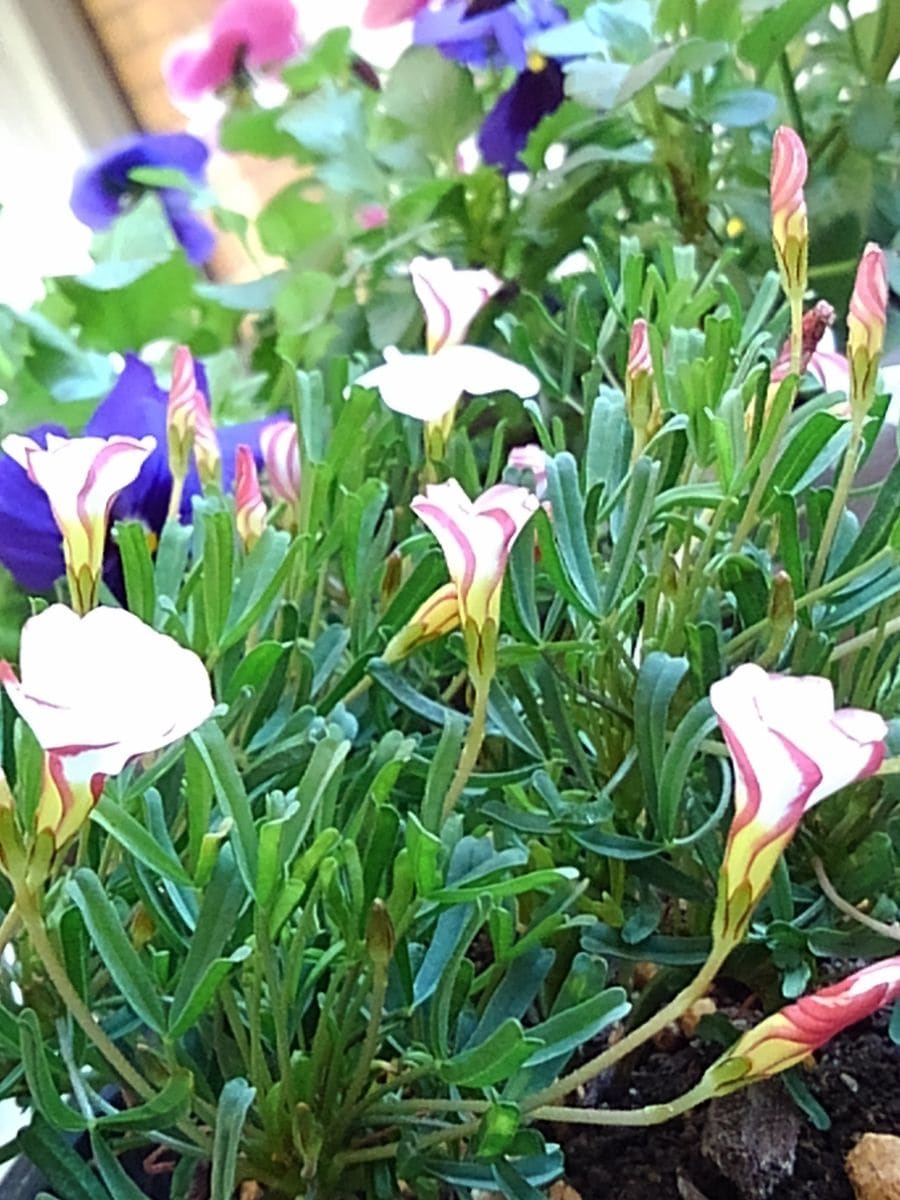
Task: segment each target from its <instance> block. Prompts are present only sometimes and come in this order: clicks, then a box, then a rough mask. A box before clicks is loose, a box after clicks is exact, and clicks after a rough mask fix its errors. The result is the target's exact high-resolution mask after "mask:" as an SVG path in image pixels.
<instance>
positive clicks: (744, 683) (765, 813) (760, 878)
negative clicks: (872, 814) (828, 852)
mask: <svg viewBox="0 0 900 1200" xmlns="http://www.w3.org/2000/svg"><path fill="white" fill-rule="evenodd" d="M709 698H710V700H711V702H712V706H713V708H714V709H715V712H716V716H717V717H718V718H719V725H720V727H721V729H722V733H723V734H724V737H725V742H726V744H727V746H728V750H729V752H730V754H731V759H732V763H733V765H734V775H735V781H734V819H733V821H732V824H731V830H730V832H729V835H728V844H727V846H726V848H725V857H724V859H723V862H722V868H721V875H720V887H719V907H718V911H717V914H716V922H715V936H716V938H721V937H723V936H724V937H727V938H728V939H730V940H737V939H738V938H739V937H740V936H741V935H742V932H743V929H744V928H745V927H746V923H747V921H749V919H750V914H751V912H752V910H753V908H754V906H755V905H756V903H757V901H758V900H759V899H760V897H761V896H762V894H763V892H764V891H765V890H766V888H767V887H768V884H769V880H770V878H771V875H772V871H773V870H774V868H775V863H776V861H777V860H778V857H779V855H780V854H781V853H782V851H783V850H784V849H785V847H786V846H787V845H788V843H789V842H790V840H791V838H792V837H793V835H794V830H795V829H796V828H797V826H798V824H799V823H800V819H801V818H802V816H803V814H804V813H805V812H807V811H808V810H809V809H810V808H812V807H813V806H814V805H816V804H818V803H819V801H820V800H824V799H825V797H826V796H830V795H831V794H832V793H833V792H837V791H839V790H840V789H841V788H843V787H846V786H847V784H848V783H852V782H853V781H854V780H857V779H863V778H865V777H866V776H867V775H871V774H872V773H873V772H875V771H877V770H878V768H879V766H880V765H881V762H882V760H883V758H884V756H885V752H886V747H885V737H886V736H887V726H886V725H885V723H884V721H883V720H882V719H881V717H880V716H878V714H877V713H873V712H868V711H866V710H864V709H858V708H842V709H838V711H837V712H836V711H835V708H834V692H833V690H832V686H831V683H830V682H829V681H828V680H827V679H822V678H819V677H818V676H815V675H807V676H799V677H796V678H794V677H790V676H787V675H769V674H767V673H766V672H765V671H763V670H762V668H761V667H758V666H756V665H755V664H753V663H746V664H744V665H743V666H741V667H738V668H737V670H736V671H734V672H733V673H732V674H731V675H729V676H728V678H727V679H722V680H719V682H718V683H714V684H713V686H712V687H711V688H710V693H709Z"/></svg>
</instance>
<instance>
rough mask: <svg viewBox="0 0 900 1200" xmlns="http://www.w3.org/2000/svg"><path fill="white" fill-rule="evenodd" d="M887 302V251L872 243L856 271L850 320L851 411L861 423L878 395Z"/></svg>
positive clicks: (848, 349)
mask: <svg viewBox="0 0 900 1200" xmlns="http://www.w3.org/2000/svg"><path fill="white" fill-rule="evenodd" d="M887 301H888V285H887V268H886V266H885V261H884V251H883V250H882V249H881V247H880V246H877V245H876V244H875V243H874V242H869V244H868V245H867V246H866V248H865V250H864V251H863V256H862V258H861V259H860V261H859V266H858V268H857V271H856V282H855V283H854V285H853V295H852V296H851V297H850V313H849V315H848V317H847V360H848V362H849V363H850V411H851V413H852V414H853V416H854V418H856V419H858V420H862V418H863V417H864V416H865V415H866V413H867V412H868V409H869V406H870V405H871V403H872V399H873V397H874V395H875V376H876V373H877V371H878V363H879V360H880V358H881V352H882V349H883V348H884V327H885V323H886V320H887Z"/></svg>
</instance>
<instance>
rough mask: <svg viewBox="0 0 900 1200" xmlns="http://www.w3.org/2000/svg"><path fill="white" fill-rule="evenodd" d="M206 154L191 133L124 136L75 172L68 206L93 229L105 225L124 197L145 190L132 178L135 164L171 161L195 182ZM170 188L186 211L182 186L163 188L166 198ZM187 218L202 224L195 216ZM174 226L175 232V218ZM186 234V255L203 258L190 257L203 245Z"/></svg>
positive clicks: (200, 180) (201, 173) (169, 163)
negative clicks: (179, 190) (174, 190)
mask: <svg viewBox="0 0 900 1200" xmlns="http://www.w3.org/2000/svg"><path fill="white" fill-rule="evenodd" d="M208 158H209V150H208V149H207V147H206V146H205V145H204V143H203V142H201V141H200V139H199V138H195V137H193V136H192V135H191V134H189V133H148V134H138V135H135V136H132V137H127V138H122V139H121V140H119V141H117V142H114V143H113V144H112V145H111V146H109V147H107V149H106V150H105V151H104V153H103V154H101V155H100V156H99V157H97V158H95V159H94V160H93V161H92V162H90V163H88V164H87V166H85V167H82V169H81V170H80V171H79V172H78V173H77V175H76V176H75V181H74V183H73V186H72V195H71V198H70V201H69V203H70V206H71V209H72V212H73V213H74V214H75V216H76V217H77V218H78V220H79V221H82V222H84V224H85V225H88V226H89V227H90V228H91V229H95V230H101V229H106V228H107V227H108V226H109V225H110V224H111V223H112V222H113V221H114V220H115V218H116V217H117V216H118V214H119V213H120V212H121V211H122V209H123V208H124V207H125V204H126V202H127V201H128V199H129V198H131V197H133V196H135V195H137V194H138V193H139V192H140V191H142V190H145V189H143V188H142V185H141V184H138V183H135V182H134V180H132V179H131V178H130V173H131V172H132V171H133V170H135V168H137V167H171V168H174V169H176V170H179V171H182V172H183V173H184V174H185V175H187V176H188V178H190V179H192V180H193V181H194V182H195V183H198V184H203V183H204V182H205V179H206V174H205V172H206V161H207V159H208ZM173 194H174V195H177V196H178V197H179V200H178V202H177V203H176V204H175V207H176V209H177V210H178V211H179V213H180V210H181V208H182V207H183V208H184V210H185V213H187V211H188V209H189V204H190V201H189V199H188V197H187V196H186V195H185V194H184V193H183V192H173V191H172V189H166V191H165V192H164V194H163V199H164V201H165V198H166V197H167V196H170V195H173ZM167 207H168V205H167ZM188 220H189V222H190V223H194V224H196V225H199V224H200V222H199V221H197V219H196V218H195V217H189V218H188ZM172 227H173V229H175V232H176V236H178V231H177V229H176V227H175V221H174V220H173V221H172ZM203 228H204V230H205V236H206V238H207V239H211V238H212V234H211V233H210V232H209V231H208V230H206V227H205V226H204V227H203ZM188 236H189V238H190V240H191V245H190V248H189V247H188V245H187V244H185V249H186V250H187V251H188V256H189V257H190V258H191V259H192V261H203V260H202V259H200V260H198V259H195V258H194V257H193V255H194V254H196V253H197V252H199V250H200V248H201V247H200V240H199V238H200V235H199V233H198V232H197V231H196V230H189V231H188ZM207 257H208V255H207Z"/></svg>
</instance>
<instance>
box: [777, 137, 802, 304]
mask: <svg viewBox="0 0 900 1200" xmlns="http://www.w3.org/2000/svg"><path fill="white" fill-rule="evenodd" d="M808 170H809V161H808V159H807V157H806V149H805V147H804V145H803V142H802V141H801V140H800V138H799V137H798V135H797V134H796V133H795V132H794V130H793V129H791V128H789V127H788V126H787V125H782V126H780V128H779V129H777V130H776V131H775V138H774V141H773V143H772V166H771V177H770V198H771V204H772V241H773V244H774V247H775V257H776V258H777V260H778V268H779V270H780V272H781V282H782V286H783V288H784V290H785V292H786V293H787V295H788V296H789V297H793V298H795V299H798V300H799V297H800V296H802V295H803V293H804V291H805V290H806V279H807V263H808V257H809V222H808V219H807V214H806V199H805V197H804V194H803V185H804V184H805V183H806V176H807V173H808Z"/></svg>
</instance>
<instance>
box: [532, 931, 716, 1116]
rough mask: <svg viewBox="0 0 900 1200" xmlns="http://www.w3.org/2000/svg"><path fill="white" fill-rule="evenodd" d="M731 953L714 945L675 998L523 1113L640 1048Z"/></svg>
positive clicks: (536, 1097) (545, 1091)
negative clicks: (707, 956) (698, 968)
mask: <svg viewBox="0 0 900 1200" xmlns="http://www.w3.org/2000/svg"><path fill="white" fill-rule="evenodd" d="M730 950H731V946H730V944H719V945H714V946H713V948H712V950H711V951H710V955H709V958H708V959H707V960H706V962H705V963H704V964H703V966H702V967H701V968H700V970H699V971H698V972H697V974H696V975H695V976H694V978H693V979H692V980H691V982H690V983H689V984H688V985H687V986H686V987H683V988H682V989H681V991H680V992H679V993H678V995H677V996H674V997H673V998H672V999H671V1000H670V1001H669V1003H668V1004H666V1005H664V1006H663V1007H662V1008H661V1009H660V1010H659V1011H658V1012H657V1013H655V1014H654V1015H653V1016H652V1017H651V1018H650V1019H649V1020H648V1021H645V1022H644V1023H643V1024H642V1025H638V1026H637V1028H636V1029H632V1031H631V1032H630V1033H628V1034H626V1035H625V1037H623V1038H622V1039H621V1041H618V1042H616V1043H615V1044H614V1045H612V1046H609V1047H607V1049H606V1050H604V1051H603V1052H602V1053H601V1054H598V1055H596V1056H595V1057H594V1058H592V1059H590V1061H588V1062H586V1063H584V1064H582V1066H580V1067H577V1068H576V1069H575V1070H574V1071H570V1072H569V1074H568V1075H564V1076H563V1077H562V1079H558V1080H557V1081H556V1082H555V1083H552V1084H550V1086H549V1087H546V1088H544V1089H543V1090H542V1091H540V1092H538V1093H537V1094H536V1095H534V1096H532V1097H530V1099H529V1100H527V1101H526V1103H525V1105H524V1107H523V1112H526V1113H533V1112H534V1111H535V1110H536V1109H539V1108H543V1107H544V1106H546V1105H548V1104H553V1103H554V1101H556V1100H560V1099H562V1097H563V1096H566V1095H568V1093H569V1092H572V1091H574V1090H575V1089H576V1088H578V1087H581V1086H582V1085H583V1084H585V1083H588V1082H589V1081H590V1080H591V1079H594V1078H595V1076H597V1075H599V1074H600V1072H601V1071H605V1070H606V1069H607V1068H608V1067H611V1066H613V1064H614V1063H617V1062H620V1061H621V1060H622V1059H623V1058H625V1057H627V1056H628V1055H629V1054H631V1053H632V1052H633V1051H634V1050H636V1049H637V1048H638V1047H639V1046H642V1045H643V1044H644V1042H647V1041H649V1040H650V1039H651V1038H652V1037H655V1036H656V1034H657V1033H659V1032H660V1031H661V1030H663V1029H665V1027H666V1026H667V1025H669V1024H670V1023H671V1022H672V1021H675V1020H677V1018H678V1017H680V1016H681V1015H682V1013H684V1012H686V1011H687V1009H689V1008H690V1006H691V1005H692V1004H693V1003H694V1002H695V1001H697V1000H699V999H700V998H701V996H703V995H705V993H706V992H707V990H708V989H709V986H710V984H711V983H712V981H713V980H714V979H715V977H716V974H717V973H718V970H719V968H720V967H721V965H722V963H723V962H724V961H725V959H726V958H727V957H728V954H729V952H730ZM660 1119H664V1118H660Z"/></svg>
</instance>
